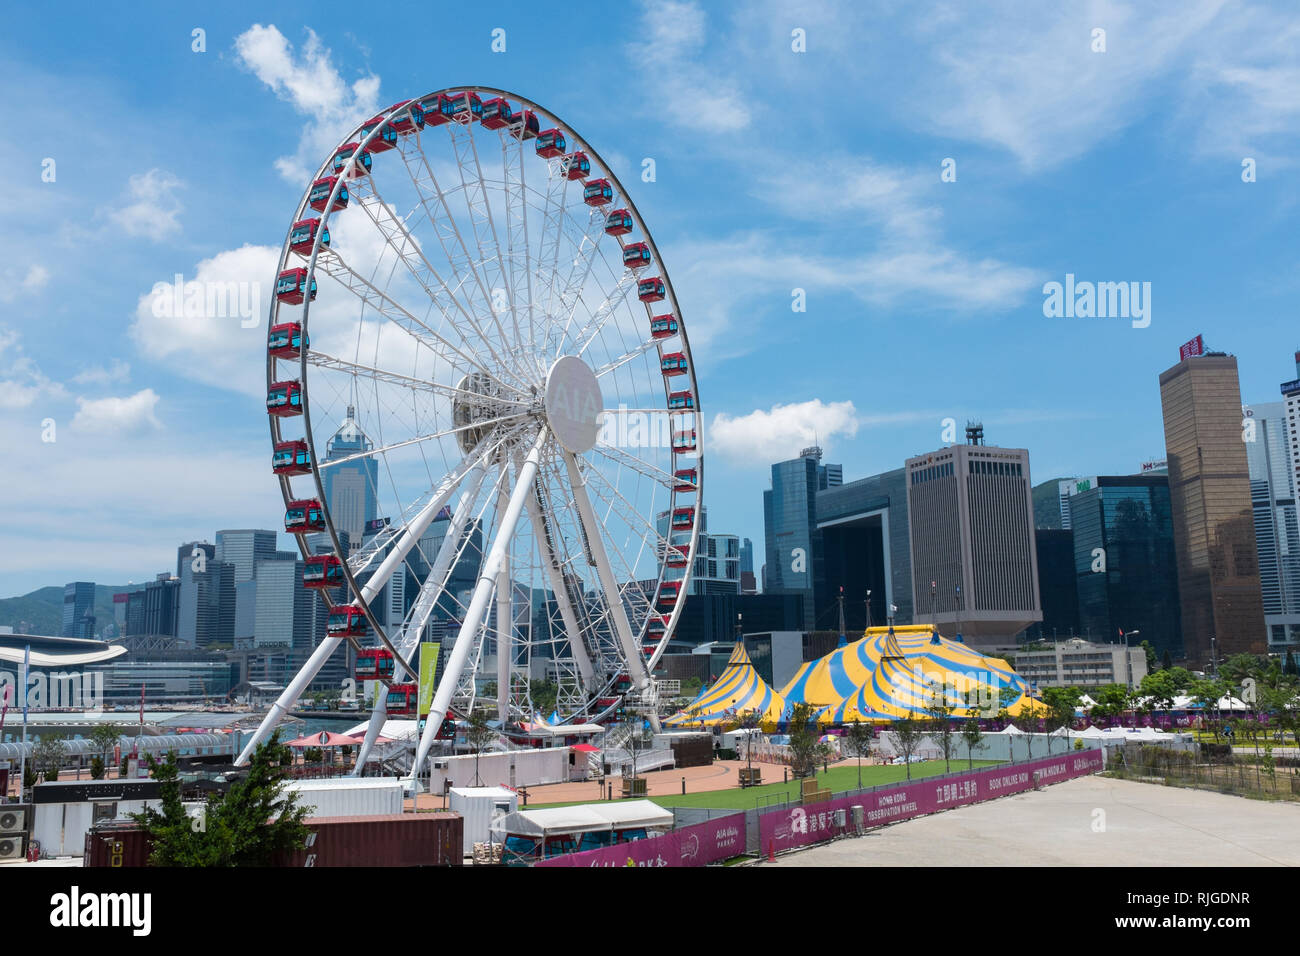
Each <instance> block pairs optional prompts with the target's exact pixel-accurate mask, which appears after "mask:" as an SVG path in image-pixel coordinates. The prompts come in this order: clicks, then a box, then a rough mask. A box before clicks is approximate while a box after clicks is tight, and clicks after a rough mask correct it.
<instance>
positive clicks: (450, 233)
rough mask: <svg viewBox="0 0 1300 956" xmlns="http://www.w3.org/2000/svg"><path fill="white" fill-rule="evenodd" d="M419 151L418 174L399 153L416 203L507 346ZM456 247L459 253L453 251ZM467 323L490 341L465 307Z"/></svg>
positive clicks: (439, 188) (481, 281)
mask: <svg viewBox="0 0 1300 956" xmlns="http://www.w3.org/2000/svg"><path fill="white" fill-rule="evenodd" d="M417 152H418V153H419V157H420V159H419V165H420V166H422V167H423V173H422V174H421V173H418V172H417V170H416V169H414V168H413V167H412V161H411V158H410V157H409V156H408V154H407V152H406V150H405V149H403V152H402V159H403V162H404V163H405V165H406V170H407V173H408V174H409V175H410V177H411V184H412V185H413V186H414V188H415V192H416V194H417V196H418V197H419V200H420V204H421V205H422V206H423V207H424V211H425V214H426V215H427V216H428V217H429V224H430V225H431V226H432V227H433V232H434V235H435V236H437V238H438V244H439V245H440V246H441V247H442V253H443V255H444V256H445V257H446V259H447V261H448V262H449V263H450V264H451V267H452V268H453V269H454V270H459V271H460V272H461V273H462V275H465V274H466V273H468V276H469V277H472V278H473V283H474V285H476V286H477V287H478V290H479V297H480V299H481V301H482V304H483V309H484V311H485V312H486V319H487V321H488V322H489V323H490V324H493V325H495V326H496V329H497V333H498V335H499V340H498V341H499V344H500V345H501V347H502V348H503V349H504V348H507V347H508V345H509V339H508V337H507V336H506V331H505V328H504V327H503V326H502V325H501V317H500V316H499V315H497V313H496V310H495V309H494V308H493V306H492V294H491V291H490V289H489V284H488V282H487V281H486V280H485V279H484V276H483V273H482V271H480V269H479V262H478V261H477V260H476V259H475V257H474V256H472V255H471V254H470V251H469V247H468V246H467V245H466V243H465V237H464V236H463V235H462V234H461V231H460V229H459V228H458V227H457V225H456V217H455V216H454V215H452V212H451V206H450V204H449V203H448V202H447V196H448V192H447V191H446V190H444V189H443V188H442V186H441V185H439V183H438V177H437V175H436V174H435V173H434V171H433V167H432V166H431V165H430V164H429V159H428V157H427V156H426V155H425V154H424V151H423V150H422V149H420V150H417ZM460 189H461V191H466V190H468V186H466V184H465V180H464V179H463V178H462V180H461V187H460ZM457 249H459V252H457V251H456V250H457ZM466 298H467V300H468V301H469V304H470V305H471V306H472V305H473V303H474V298H473V296H467V297H466ZM469 312H470V315H471V316H472V317H471V318H470V321H471V323H472V324H473V326H474V331H475V332H476V333H477V334H478V335H479V337H480V338H482V339H483V340H484V341H485V342H486V341H489V340H490V337H489V336H488V333H487V332H486V331H485V329H484V325H483V323H482V322H480V321H479V317H478V316H477V315H475V314H474V310H473V309H472V308H471V309H470V310H469Z"/></svg>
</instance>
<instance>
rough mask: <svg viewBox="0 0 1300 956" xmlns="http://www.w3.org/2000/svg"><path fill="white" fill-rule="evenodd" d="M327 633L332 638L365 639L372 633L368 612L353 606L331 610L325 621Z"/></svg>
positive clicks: (340, 606) (343, 605) (342, 605)
mask: <svg viewBox="0 0 1300 956" xmlns="http://www.w3.org/2000/svg"><path fill="white" fill-rule="evenodd" d="M325 633H326V634H328V635H329V636H330V637H365V636H366V635H367V634H369V633H370V622H369V621H367V620H366V612H365V611H363V610H361V608H359V607H355V606H353V605H351V604H340V605H339V606H338V607H333V608H330V616H329V617H328V618H326V620H325Z"/></svg>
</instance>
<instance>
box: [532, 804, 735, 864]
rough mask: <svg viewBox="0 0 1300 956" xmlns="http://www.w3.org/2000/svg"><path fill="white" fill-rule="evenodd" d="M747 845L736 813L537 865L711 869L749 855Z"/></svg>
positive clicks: (556, 858) (552, 859) (555, 858)
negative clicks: (711, 864)
mask: <svg viewBox="0 0 1300 956" xmlns="http://www.w3.org/2000/svg"><path fill="white" fill-rule="evenodd" d="M745 843H746V826H745V814H744V813H737V812H736V811H735V810H733V811H731V812H730V813H729V814H727V815H726V816H724V817H718V818H716V819H713V820H707V821H705V822H702V823H696V824H693V825H691V826H687V827H682V828H680V829H677V830H671V831H669V832H668V833H664V834H662V835H660V836H654V837H648V838H647V839H644V840H636V841H634V842H632V843H620V844H617V845H616V846H607V847H603V848H602V849H599V850H587V851H585V852H583V853H568V854H565V855H564V856H557V857H552V858H551V859H549V860H542V861H541V862H539V863H537V864H535V865H536V866H588V867H589V866H655V867H659V866H708V865H709V864H710V863H718V862H720V861H722V860H727V859H730V858H731V857H733V856H740V855H741V854H742V853H744V852H745Z"/></svg>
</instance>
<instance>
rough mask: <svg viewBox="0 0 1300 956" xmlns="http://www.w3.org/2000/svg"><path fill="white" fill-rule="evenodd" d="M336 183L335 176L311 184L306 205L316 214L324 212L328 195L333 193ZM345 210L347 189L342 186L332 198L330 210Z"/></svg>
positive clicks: (337, 179)
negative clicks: (332, 202) (332, 203)
mask: <svg viewBox="0 0 1300 956" xmlns="http://www.w3.org/2000/svg"><path fill="white" fill-rule="evenodd" d="M338 181H339V178H338V177H337V176H326V177H325V178H324V179H318V180H316V181H315V182H314V183H312V184H311V192H309V193H308V194H307V205H309V206H311V208H312V209H315V210H316V211H317V212H324V211H325V205H326V203H328V202H329V201H330V193H332V192H333V191H334V184H335V183H336V182H338ZM347 208H348V187H347V186H344V187H342V188H341V189H340V190H339V194H338V195H337V196H335V197H334V205H333V206H330V209H332V210H333V209H347Z"/></svg>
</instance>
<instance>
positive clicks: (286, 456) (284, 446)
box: [271, 441, 311, 475]
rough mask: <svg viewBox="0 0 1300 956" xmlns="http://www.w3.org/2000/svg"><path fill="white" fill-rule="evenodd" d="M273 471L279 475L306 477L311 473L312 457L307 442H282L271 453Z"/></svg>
mask: <svg viewBox="0 0 1300 956" xmlns="http://www.w3.org/2000/svg"><path fill="white" fill-rule="evenodd" d="M271 471H273V472H274V473H275V474H277V475H305V474H307V473H308V472H309V471H311V456H310V455H309V454H308V453H307V443H306V442H305V441H282V442H278V443H277V444H276V446H275V451H274V452H272V453H271Z"/></svg>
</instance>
